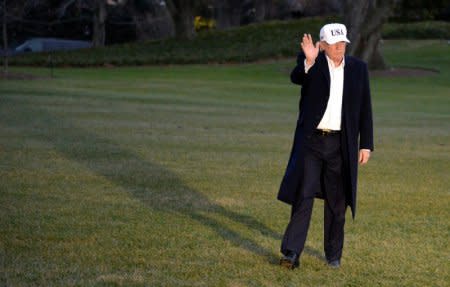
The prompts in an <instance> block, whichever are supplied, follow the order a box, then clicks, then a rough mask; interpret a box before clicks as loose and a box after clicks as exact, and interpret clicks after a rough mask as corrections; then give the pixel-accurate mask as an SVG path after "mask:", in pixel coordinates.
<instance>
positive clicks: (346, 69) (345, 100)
mask: <svg viewBox="0 0 450 287" xmlns="http://www.w3.org/2000/svg"><path fill="white" fill-rule="evenodd" d="M351 65H352V63H351V61H350V60H349V59H348V57H345V66H344V88H343V91H342V115H343V117H342V119H343V120H344V121H343V122H342V124H345V123H346V121H345V120H346V119H345V118H344V117H345V116H346V115H348V112H349V111H348V108H349V107H348V101H349V98H348V97H349V95H350V85H351V81H352V74H351V73H352V67H351Z"/></svg>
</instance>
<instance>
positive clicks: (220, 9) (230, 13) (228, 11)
mask: <svg viewBox="0 0 450 287" xmlns="http://www.w3.org/2000/svg"><path fill="white" fill-rule="evenodd" d="M241 2H242V1H239V0H215V1H214V6H215V7H216V11H217V17H216V21H217V28H218V29H228V28H230V27H234V26H239V25H240V23H241Z"/></svg>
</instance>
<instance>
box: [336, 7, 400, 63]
mask: <svg viewBox="0 0 450 287" xmlns="http://www.w3.org/2000/svg"><path fill="white" fill-rule="evenodd" d="M394 4H395V0H344V22H345V24H346V26H347V29H348V31H349V39H350V41H351V44H350V46H349V50H348V52H349V54H350V55H353V56H356V57H358V58H360V59H362V60H364V61H365V62H367V63H368V66H369V69H386V67H387V66H386V63H385V61H384V59H383V56H382V55H381V53H380V47H379V45H380V40H381V29H382V26H383V24H384V23H385V22H386V21H387V20H388V17H389V16H390V15H391V13H392V11H393V8H394Z"/></svg>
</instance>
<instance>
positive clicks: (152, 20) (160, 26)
mask: <svg viewBox="0 0 450 287" xmlns="http://www.w3.org/2000/svg"><path fill="white" fill-rule="evenodd" d="M126 7H127V12H128V13H129V15H131V17H132V18H133V22H134V23H135V27H136V38H137V40H138V41H145V40H154V39H162V38H167V37H170V36H173V35H174V33H175V31H174V27H173V22H172V17H171V15H170V12H169V11H168V9H167V5H166V3H165V2H164V1H156V2H155V1H151V0H128V2H127V5H126Z"/></svg>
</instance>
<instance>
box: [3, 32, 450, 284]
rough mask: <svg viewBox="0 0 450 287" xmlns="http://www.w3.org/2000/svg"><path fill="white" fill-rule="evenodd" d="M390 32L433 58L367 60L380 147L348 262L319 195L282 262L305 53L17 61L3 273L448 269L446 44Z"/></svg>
mask: <svg viewBox="0 0 450 287" xmlns="http://www.w3.org/2000/svg"><path fill="white" fill-rule="evenodd" d="M384 50H385V54H386V57H387V59H388V62H389V63H391V64H393V65H395V66H410V67H425V68H433V69H438V70H439V71H440V73H438V74H436V75H430V76H426V77H414V78H406V77H400V78H386V77H377V78H372V80H371V85H372V93H373V95H372V97H373V98H372V99H373V106H374V117H375V139H376V140H375V144H376V146H375V149H376V151H375V153H374V154H373V157H372V159H371V161H370V162H369V164H368V165H367V166H365V167H363V168H361V169H360V178H359V198H358V211H357V215H356V219H355V220H354V221H352V220H351V216H350V212H348V214H347V215H348V217H347V218H348V221H347V225H346V239H345V247H344V257H343V261H342V263H343V264H342V267H341V269H339V270H333V269H330V268H328V267H327V266H326V264H325V262H324V258H323V254H322V253H323V252H322V248H323V246H322V242H323V235H322V222H323V211H322V206H323V204H322V202H321V201H316V205H315V209H314V214H313V221H312V224H311V228H310V232H309V235H308V239H307V246H306V250H305V253H304V255H303V257H302V258H301V268H300V269H298V270H295V271H289V270H285V269H282V268H280V267H279V266H278V265H277V263H278V258H279V244H280V240H281V235H282V233H283V231H284V228H285V226H286V224H287V221H288V217H289V213H290V210H289V207H288V206H287V205H285V204H283V203H281V202H278V201H277V200H276V194H277V190H278V186H279V183H280V180H281V177H282V174H283V172H284V168H285V166H286V163H287V159H288V156H289V151H290V147H291V141H292V135H293V131H294V128H295V121H296V116H297V106H298V96H299V88H298V87H296V86H294V85H292V84H290V82H289V79H288V75H289V72H290V69H291V68H292V67H293V65H294V62H295V60H294V59H290V60H282V61H272V62H270V61H268V62H264V63H253V64H243V65H209V66H208V65H190V66H153V67H124V68H109V69H108V68H89V69H56V70H55V78H53V79H50V78H47V76H48V70H46V69H39V68H14V71H16V72H22V73H23V72H27V73H34V74H36V75H40V76H42V78H40V79H37V80H33V81H5V80H2V81H0V178H1V185H0V286H448V284H449V283H448V282H450V271H449V270H450V250H449V235H450V223H449V219H450V209H449V206H450V193H449V190H450V180H449V179H450V177H449V176H448V173H449V170H450V146H449V145H450V53H449V52H450V48H449V45H448V44H447V42H444V41H419V42H414V41H388V42H386V43H385V48H384Z"/></svg>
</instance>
